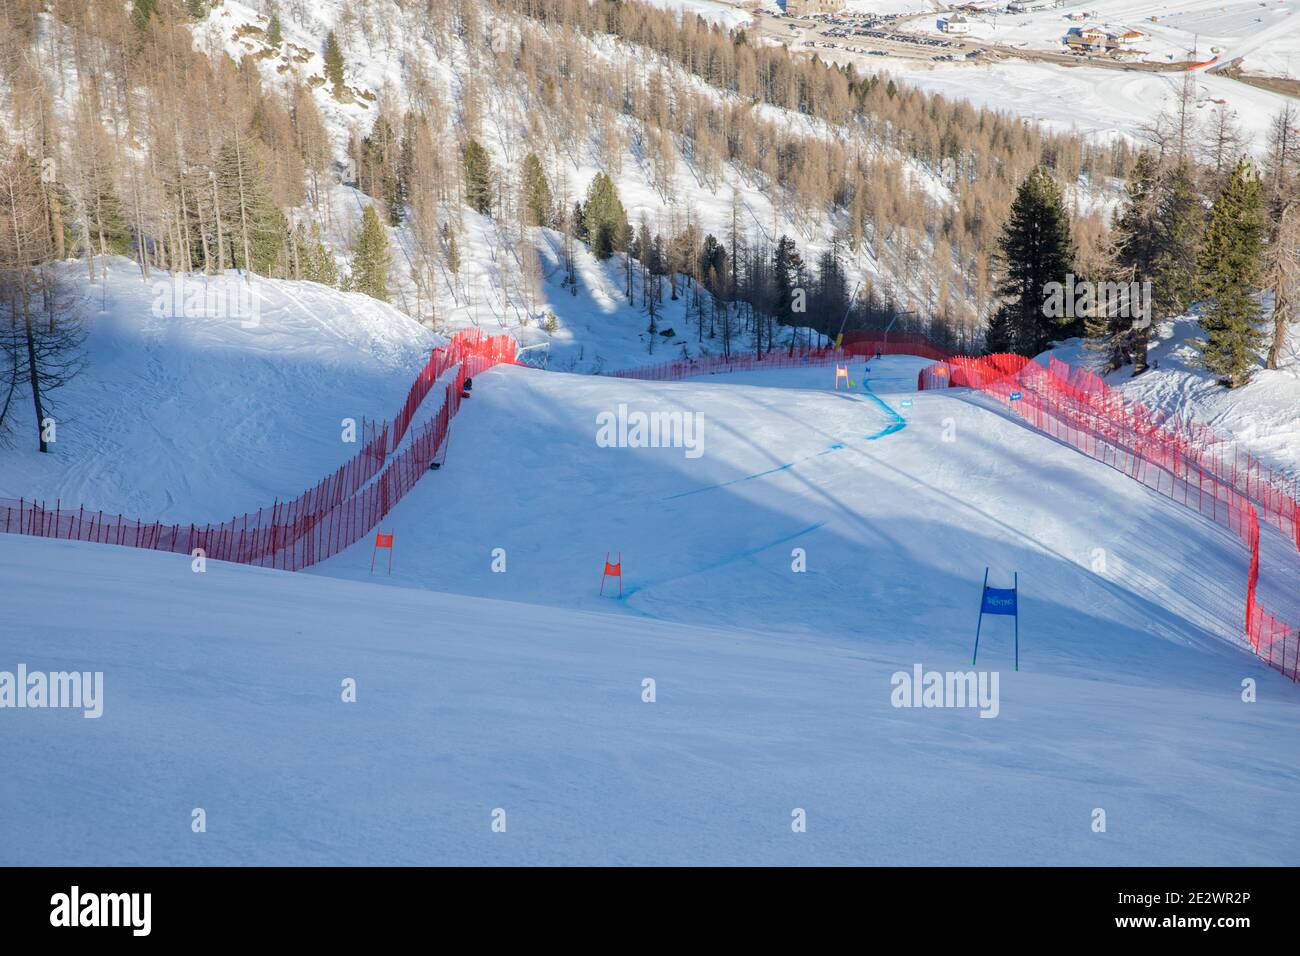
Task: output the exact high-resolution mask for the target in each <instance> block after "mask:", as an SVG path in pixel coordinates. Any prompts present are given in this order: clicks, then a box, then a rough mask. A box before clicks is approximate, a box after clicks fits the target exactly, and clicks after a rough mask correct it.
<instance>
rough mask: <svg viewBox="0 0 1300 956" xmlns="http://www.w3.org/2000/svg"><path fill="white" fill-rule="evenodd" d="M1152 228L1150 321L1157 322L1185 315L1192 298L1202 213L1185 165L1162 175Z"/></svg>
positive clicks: (1202, 223)
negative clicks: (1153, 241) (1153, 262)
mask: <svg viewBox="0 0 1300 956" xmlns="http://www.w3.org/2000/svg"><path fill="white" fill-rule="evenodd" d="M1154 226H1155V230H1156V236H1157V242H1156V245H1157V249H1158V251H1157V255H1156V262H1155V275H1154V279H1153V284H1152V302H1151V312H1152V319H1153V321H1158V320H1160V319H1167V318H1170V317H1171V316H1175V315H1180V314H1181V313H1183V312H1186V311H1187V309H1188V307H1189V306H1190V305H1191V304H1192V299H1193V297H1194V289H1193V286H1194V285H1195V275H1196V256H1197V252H1198V250H1199V249H1200V243H1201V234H1202V232H1203V231H1204V229H1205V214H1204V211H1203V209H1202V206H1201V198H1200V195H1199V194H1198V193H1197V191H1196V185H1195V183H1194V182H1193V180H1192V168H1191V166H1190V165H1189V164H1188V163H1186V162H1177V163H1174V164H1173V165H1172V166H1170V167H1169V168H1168V169H1167V170H1166V171H1165V173H1164V174H1163V175H1162V177H1161V181H1160V203H1159V208H1158V209H1157V211H1156V217H1155V223H1154Z"/></svg>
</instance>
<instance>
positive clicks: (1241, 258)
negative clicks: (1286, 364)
mask: <svg viewBox="0 0 1300 956" xmlns="http://www.w3.org/2000/svg"><path fill="white" fill-rule="evenodd" d="M1264 238H1265V221H1264V193H1263V186H1262V184H1261V182H1260V178H1259V173H1258V171H1257V170H1256V169H1255V165H1254V163H1252V162H1251V161H1250V160H1249V159H1246V158H1243V159H1242V160H1241V161H1240V162H1238V163H1237V168H1236V169H1234V170H1233V173H1232V178H1231V179H1229V180H1228V182H1227V184H1226V185H1225V186H1224V187H1223V190H1222V191H1221V192H1220V193H1219V196H1218V198H1217V199H1216V200H1215V201H1214V207H1213V208H1212V209H1211V210H1210V221H1209V224H1208V225H1207V226H1206V229H1205V240H1204V242H1203V243H1202V244H1201V251H1200V255H1199V256H1198V257H1197V260H1196V272H1197V294H1198V297H1199V298H1201V299H1202V300H1203V301H1204V304H1205V311H1204V313H1203V315H1202V317H1201V327H1202V328H1203V329H1204V330H1205V338H1204V339H1203V340H1201V341H1199V342H1198V343H1197V344H1198V345H1199V346H1200V350H1201V363H1202V364H1203V365H1204V366H1205V368H1207V369H1209V370H1210V371H1212V372H1214V373H1215V374H1216V375H1218V376H1219V377H1220V379H1221V380H1222V381H1223V382H1224V383H1225V384H1227V385H1228V386H1229V387H1232V388H1235V387H1236V386H1238V385H1243V384H1245V383H1246V382H1247V381H1249V380H1250V372H1251V369H1252V368H1253V367H1254V365H1255V364H1256V354H1255V353H1256V351H1257V350H1258V349H1259V346H1260V343H1261V340H1262V336H1261V334H1260V331H1259V329H1258V327H1257V323H1258V322H1259V318H1260V309H1259V303H1258V302H1257V301H1256V300H1255V298H1254V296H1255V293H1256V291H1257V286H1258V283H1259V278H1260V264H1261V255H1262V253H1263V248H1264Z"/></svg>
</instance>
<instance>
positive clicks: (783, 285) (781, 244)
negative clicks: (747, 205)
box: [772, 236, 803, 325]
mask: <svg viewBox="0 0 1300 956" xmlns="http://www.w3.org/2000/svg"><path fill="white" fill-rule="evenodd" d="M802 275H803V257H802V256H800V255H799V249H798V247H797V246H796V245H795V242H794V240H793V239H791V238H790V237H789V236H782V237H781V238H780V239H778V240H777V243H776V251H775V253H774V254H773V256H772V281H773V285H774V287H775V292H776V296H775V301H774V303H773V312H774V313H775V314H776V318H777V320H778V321H779V322H783V323H784V324H786V325H794V324H795V313H794V311H793V308H794V302H795V289H797V288H798V287H799V285H800V283H801V282H802Z"/></svg>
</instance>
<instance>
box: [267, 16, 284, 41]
mask: <svg viewBox="0 0 1300 956" xmlns="http://www.w3.org/2000/svg"><path fill="white" fill-rule="evenodd" d="M266 42H267V43H269V44H271V46H273V47H278V46H279V45H280V44H281V43H283V42H284V29H283V27H281V25H280V15H279V14H278V13H272V14H271V22H270V23H268V24H267V25H266Z"/></svg>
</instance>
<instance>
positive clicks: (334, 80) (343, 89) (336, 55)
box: [325, 30, 347, 100]
mask: <svg viewBox="0 0 1300 956" xmlns="http://www.w3.org/2000/svg"><path fill="white" fill-rule="evenodd" d="M325 79H327V80H329V83H330V87H331V89H332V90H333V93H334V98H335V99H336V100H342V99H344V98H345V94H346V93H347V84H346V81H345V80H344V77H343V51H342V50H341V49H340V48H339V41H338V38H337V37H336V36H334V31H333V30H331V31H330V32H329V33H327V34H326V35H325Z"/></svg>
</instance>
